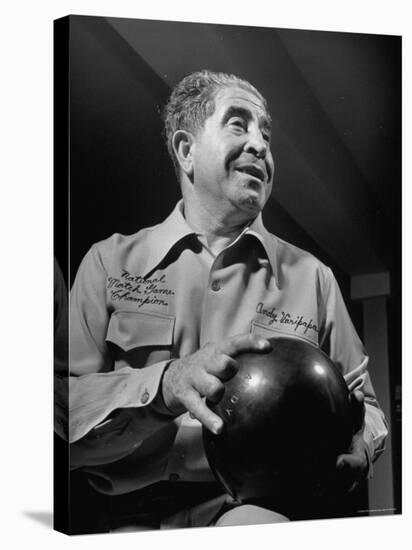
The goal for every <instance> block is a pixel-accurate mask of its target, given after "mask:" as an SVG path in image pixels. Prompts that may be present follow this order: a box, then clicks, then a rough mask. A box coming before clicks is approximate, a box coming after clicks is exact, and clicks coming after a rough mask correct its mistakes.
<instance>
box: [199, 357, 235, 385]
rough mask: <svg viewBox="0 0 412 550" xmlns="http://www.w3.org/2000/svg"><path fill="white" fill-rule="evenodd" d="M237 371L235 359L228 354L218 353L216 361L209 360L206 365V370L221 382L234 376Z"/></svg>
mask: <svg viewBox="0 0 412 550" xmlns="http://www.w3.org/2000/svg"><path fill="white" fill-rule="evenodd" d="M237 371H238V365H237V363H236V360H235V359H233V358H232V357H230V356H229V355H223V354H222V355H219V356H218V360H217V361H211V362H210V363H209V364H208V365H207V372H208V373H209V374H213V375H214V376H216V377H217V378H219V380H222V382H226V381H227V380H230V379H231V378H233V376H235V374H236V373H237Z"/></svg>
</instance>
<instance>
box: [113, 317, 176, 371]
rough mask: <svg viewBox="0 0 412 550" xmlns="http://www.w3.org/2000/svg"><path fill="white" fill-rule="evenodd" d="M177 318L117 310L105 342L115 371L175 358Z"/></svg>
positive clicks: (141, 366)
mask: <svg viewBox="0 0 412 550" xmlns="http://www.w3.org/2000/svg"><path fill="white" fill-rule="evenodd" d="M174 326H175V317H173V316H171V315H164V314H157V313H140V312H136V311H125V310H118V311H115V312H113V313H112V316H111V318H110V321H109V326H108V329H107V335H106V342H107V343H108V344H109V346H110V347H111V349H112V351H113V354H114V359H115V369H119V368H122V367H125V366H129V367H133V368H143V367H147V366H148V365H153V364H154V363H158V362H160V361H166V360H168V359H170V358H171V356H172V348H173V332H174Z"/></svg>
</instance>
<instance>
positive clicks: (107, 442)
mask: <svg viewBox="0 0 412 550" xmlns="http://www.w3.org/2000/svg"><path fill="white" fill-rule="evenodd" d="M106 277H107V275H106V270H105V267H104V265H103V261H102V257H101V254H100V251H99V249H98V247H97V246H96V245H94V246H93V247H92V248H91V249H90V251H89V252H88V253H87V254H86V256H85V258H84V259H83V261H82V263H81V265H80V268H79V271H78V273H77V276H76V279H75V282H74V285H73V288H72V291H71V294H70V319H69V342H70V360H69V364H70V376H69V427H68V440H69V442H70V443H71V448H70V463H71V466H72V467H78V466H82V465H96V464H105V463H109V462H113V461H115V460H118V459H120V458H122V457H124V456H126V455H127V454H129V453H130V452H132V451H133V450H135V449H136V447H138V446H139V444H140V443H141V442H142V441H143V440H144V439H145V438H146V437H148V436H149V435H150V434H152V433H153V432H155V431H156V430H158V429H160V428H161V427H162V426H164V425H165V423H167V422H170V421H171V419H172V418H173V416H172V415H171V414H170V412H169V411H167V409H166V407H165V406H164V404H163V399H162V397H161V392H160V383H161V377H162V374H163V371H164V369H165V367H166V366H167V364H168V363H169V361H162V362H159V363H155V364H153V365H151V366H147V367H144V368H141V369H135V368H131V367H127V366H126V367H123V368H120V369H118V370H114V369H113V365H114V361H113V356H112V353H111V350H110V348H109V346H108V345H107V344H106V341H105V338H106V334H107V327H108V323H109V319H110V312H109V311H108V308H107V302H106Z"/></svg>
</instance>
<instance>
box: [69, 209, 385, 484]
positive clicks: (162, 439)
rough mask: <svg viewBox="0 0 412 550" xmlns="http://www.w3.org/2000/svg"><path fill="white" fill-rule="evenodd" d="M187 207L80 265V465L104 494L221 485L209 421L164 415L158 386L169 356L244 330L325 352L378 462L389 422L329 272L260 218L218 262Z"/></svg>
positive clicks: (102, 247) (73, 313)
mask: <svg viewBox="0 0 412 550" xmlns="http://www.w3.org/2000/svg"><path fill="white" fill-rule="evenodd" d="M183 211H184V209H183V201H180V202H179V203H178V204H177V206H176V208H175V209H174V211H173V212H172V213H171V215H170V216H169V217H168V218H167V219H166V220H165V221H164V222H163V223H161V224H159V225H156V226H154V227H150V228H146V229H143V230H141V231H139V232H138V233H136V234H134V235H131V236H123V235H120V234H114V235H113V236H111V237H110V238H108V239H106V240H104V241H102V242H99V243H97V244H95V245H93V246H92V247H91V249H90V250H89V252H88V253H87V254H86V256H85V257H84V259H83V261H82V263H81V265H80V267H79V270H78V273H77V276H76V279H75V282H74V285H73V288H72V291H71V294H70V377H69V441H70V442H71V446H70V463H71V466H72V468H78V467H82V468H83V469H84V470H85V471H86V472H88V475H89V479H90V482H91V483H92V485H94V486H95V488H96V489H98V490H99V491H101V492H104V493H108V494H120V493H124V492H128V491H132V490H136V489H139V488H141V487H144V486H146V485H149V484H151V483H154V482H156V481H160V480H168V479H169V480H180V481H210V480H213V479H214V478H213V475H212V472H211V471H210V468H209V466H208V464H207V460H206V457H205V454H204V451H203V445H202V429H201V424H200V423H199V422H198V421H197V420H196V419H194V418H192V417H191V416H190V414H189V413H185V414H182V415H180V416H178V417H177V418H176V417H175V416H173V415H172V414H171V413H170V412H169V411H168V410H167V408H166V407H165V405H164V402H163V399H162V394H161V378H162V374H163V372H164V370H165V368H166V367H167V365H168V364H169V363H170V361H171V360H173V359H175V358H179V357H184V356H187V355H190V354H192V353H194V352H195V351H197V350H198V349H199V348H200V347H202V346H203V345H204V344H206V343H207V342H220V341H222V340H224V339H226V338H228V337H231V336H234V335H236V334H241V333H248V332H251V333H255V334H258V335H261V336H263V337H276V336H290V337H295V338H300V339H302V340H304V341H307V342H310V343H311V344H313V345H315V346H319V347H320V348H321V349H322V350H323V351H325V352H326V353H327V354H328V355H329V356H330V357H331V358H332V360H333V361H334V362H335V364H336V365H337V366H338V368H339V369H340V370H341V372H342V374H343V375H344V377H345V379H346V382H347V384H348V387H349V388H350V389H353V388H355V387H358V388H359V389H362V391H363V392H364V395H365V403H366V421H365V430H364V438H365V441H366V443H367V449H368V451H367V452H368V455H369V461H370V464H372V461H373V459H374V458H376V456H377V454H379V453H380V452H381V451H382V449H383V445H384V439H385V436H386V433H387V430H386V425H385V420H384V417H383V413H382V411H381V410H380V408H379V406H378V404H377V401H376V398H375V393H374V390H373V387H372V384H371V381H370V378H369V374H368V369H367V366H368V357H367V354H366V352H365V350H364V348H363V345H362V343H361V341H360V340H359V338H358V336H357V334H356V332H355V330H354V327H353V325H352V322H351V320H350V318H349V315H348V313H347V310H346V307H345V304H344V301H343V299H342V296H341V293H340V291H339V288H338V285H337V283H336V280H335V278H334V276H333V274H332V272H331V270H330V269H329V268H328V267H327V266H325V265H324V264H323V263H321V262H320V261H319V260H317V259H316V258H315V257H314V256H312V255H311V254H309V253H308V252H305V251H303V250H301V249H299V248H297V247H295V246H293V245H291V244H289V243H287V242H285V241H283V240H282V239H280V238H278V237H276V236H274V235H273V234H271V233H269V232H268V231H267V230H266V229H265V227H264V225H263V222H262V218H261V215H259V216H258V217H257V218H256V219H255V220H254V221H253V222H252V223H250V224H249V225H248V226H246V227H245V228H244V230H243V231H242V232H241V234H240V235H239V236H238V237H237V238H236V239H235V240H234V241H233V242H232V243H231V244H229V245H228V246H227V247H226V248H224V249H223V250H222V251H221V252H220V253H219V254H217V255H216V256H215V255H214V254H213V253H212V251H211V250H210V249H209V248H208V246H207V241H206V239H205V237H204V235H202V234H201V233H198V232H196V231H194V230H193V229H192V228H191V227H190V226H189V225H188V224H187V222H186V221H185V218H184V214H183ZM304 414H305V411H304V410H302V415H304ZM268 436H269V434H268ZM296 437H299V434H297V435H296Z"/></svg>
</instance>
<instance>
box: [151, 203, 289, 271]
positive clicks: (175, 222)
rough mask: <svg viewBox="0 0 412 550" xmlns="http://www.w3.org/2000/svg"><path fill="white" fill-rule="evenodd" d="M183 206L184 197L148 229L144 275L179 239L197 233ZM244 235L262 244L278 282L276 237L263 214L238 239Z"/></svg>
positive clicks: (157, 263)
mask: <svg viewBox="0 0 412 550" xmlns="http://www.w3.org/2000/svg"><path fill="white" fill-rule="evenodd" d="M183 206H184V205H183V199H181V200H180V201H179V202H178V203H177V204H176V206H175V208H174V210H173V211H172V213H171V214H170V215H169V216H168V217H167V218H166V219H165V221H164V222H163V223H161V224H159V225H156V226H155V227H153V228H150V229H148V231H150V232H151V235H150V237H151V238H150V247H151V248H150V254H149V258H148V260H147V262H146V266H144V269H143V272H142V274H143V276H146V275H147V274H148V273H150V272H151V271H152V270H153V269H154V268H155V267H157V266H158V265H159V263H160V262H161V261H162V260H163V258H164V257H165V256H166V254H167V253H168V252H169V251H170V249H171V248H172V247H173V246H175V245H176V244H177V243H178V242H179V241H181V240H183V239H185V238H187V237H188V236H189V235H197V233H196V231H194V230H193V229H192V228H191V227H190V225H189V224H188V223H187V221H186V220H185V218H184V215H183ZM244 235H251V236H253V237H255V238H256V239H258V241H259V242H260V243H261V244H262V246H263V248H264V250H265V252H266V255H267V257H268V260H269V263H270V266H271V268H272V273H273V275H274V277H275V280H276V282H277V281H278V273H277V260H276V244H275V239H274V236H273V235H272V234H271V233H269V231H267V229H266V228H265V226H264V225H263V220H262V214H259V215H258V216H257V217H256V218H255V219H254V220H253V221H252V222H251V223H250V224H249V225H247V226H246V227H245V228H244V229H243V231H242V233H241V234H240V235H239V236H238V237H237V239H236V240H239V239H241V238H242V237H243V236H244Z"/></svg>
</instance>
